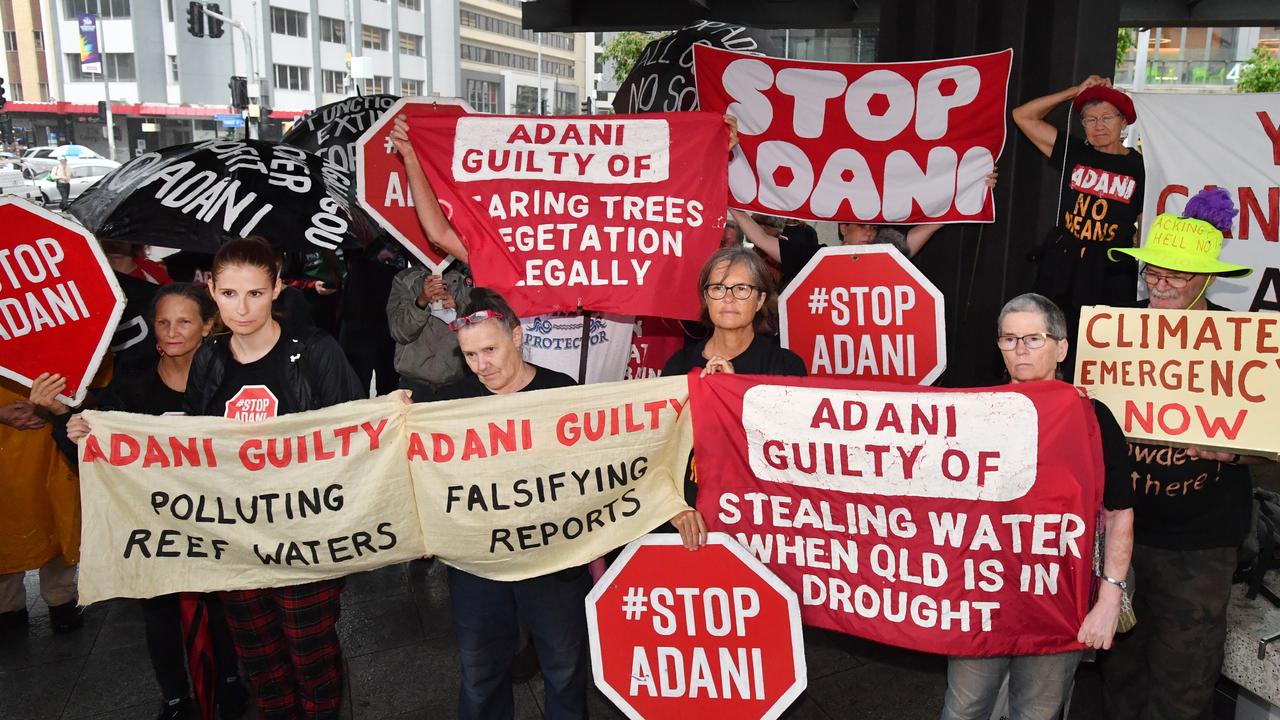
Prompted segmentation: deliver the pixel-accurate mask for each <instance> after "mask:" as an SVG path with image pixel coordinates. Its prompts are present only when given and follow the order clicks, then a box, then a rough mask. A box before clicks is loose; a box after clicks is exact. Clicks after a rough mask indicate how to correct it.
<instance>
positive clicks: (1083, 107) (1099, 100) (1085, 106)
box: [1080, 98, 1110, 115]
mask: <svg viewBox="0 0 1280 720" xmlns="http://www.w3.org/2000/svg"><path fill="white" fill-rule="evenodd" d="M1104 102H1107V101H1106V100H1103V99H1102V98H1095V99H1093V100H1090V101H1089V102H1087V103H1085V104H1083V105H1081V106H1080V114H1081V115H1083V114H1084V111H1085V110H1088V109H1089V108H1091V107H1093V106H1094V105H1101V104H1102V103H1104ZM1107 104H1110V103H1107Z"/></svg>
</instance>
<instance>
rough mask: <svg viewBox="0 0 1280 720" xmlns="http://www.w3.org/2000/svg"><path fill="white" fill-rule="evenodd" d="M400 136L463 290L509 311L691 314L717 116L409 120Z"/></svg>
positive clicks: (705, 241)
mask: <svg viewBox="0 0 1280 720" xmlns="http://www.w3.org/2000/svg"><path fill="white" fill-rule="evenodd" d="M409 135H410V138H411V140H412V142H413V146H414V149H415V150H416V151H417V153H418V159H419V160H420V161H421V163H422V167H423V169H424V170H425V171H426V174H427V177H428V178H429V179H430V181H431V185H432V187H433V188H434V189H435V191H436V194H437V195H438V196H439V198H440V201H441V205H442V206H443V207H444V210H445V213H446V214H447V215H448V216H449V219H450V221H451V222H452V224H453V227H454V228H455V229H456V230H457V232H458V235H459V236H460V237H461V238H462V241H463V243H465V244H466V246H467V250H468V252H469V254H470V258H471V260H470V262H471V265H472V267H473V268H474V271H475V277H476V284H478V285H484V286H488V287H493V288H495V289H497V290H499V291H500V292H502V293H503V295H505V296H506V297H507V299H508V300H509V301H510V302H511V304H512V306H513V307H514V308H515V310H516V312H517V313H518V314H520V315H522V316H525V315H534V314H540V313H547V312H553V311H558V310H576V309H578V308H579V307H582V308H585V309H588V310H599V311H602V312H613V313H618V314H624V315H657V316H661V317H674V318H681V319H689V320H692V319H694V318H696V317H697V315H698V289H697V287H696V286H697V277H698V271H699V270H700V269H701V267H702V263H703V261H704V260H706V258H707V257H708V256H709V255H710V254H711V253H712V252H714V251H715V249H716V248H717V247H718V245H719V241H720V236H721V233H722V229H723V227H724V217H725V196H724V192H723V188H724V183H725V172H726V169H725V165H726V157H727V155H728V150H727V148H728V138H727V130H726V128H725V126H724V122H723V120H722V118H720V117H719V116H717V115H713V114H710V113H673V114H655V115H640V116H632V115H613V116H608V117H554V118H552V117H503V116H492V115H486V116H464V117H411V118H410V119H409Z"/></svg>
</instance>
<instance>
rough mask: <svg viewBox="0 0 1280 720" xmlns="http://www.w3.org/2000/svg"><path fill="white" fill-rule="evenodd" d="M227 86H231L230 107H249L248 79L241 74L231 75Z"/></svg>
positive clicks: (241, 108)
mask: <svg viewBox="0 0 1280 720" xmlns="http://www.w3.org/2000/svg"><path fill="white" fill-rule="evenodd" d="M227 87H229V88H231V107H233V108H235V109H237V110H248V109H249V80H248V78H246V77H244V76H243V75H232V76H231V82H229V83H227Z"/></svg>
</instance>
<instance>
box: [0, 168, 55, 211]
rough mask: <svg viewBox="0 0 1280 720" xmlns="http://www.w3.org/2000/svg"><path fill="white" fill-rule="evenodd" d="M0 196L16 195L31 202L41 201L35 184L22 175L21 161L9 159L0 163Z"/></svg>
mask: <svg viewBox="0 0 1280 720" xmlns="http://www.w3.org/2000/svg"><path fill="white" fill-rule="evenodd" d="M54 192H55V193H56V192H57V189H56V188H55V189H54ZM0 195H17V196H18V197H22V198H26V199H28V200H32V201H38V200H41V199H42V198H41V197H40V189H39V188H37V187H36V184H35V182H34V181H32V180H31V179H30V178H28V177H26V176H25V175H24V174H23V172H22V165H21V161H17V160H9V159H6V160H4V161H2V162H0Z"/></svg>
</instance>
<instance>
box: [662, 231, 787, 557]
mask: <svg viewBox="0 0 1280 720" xmlns="http://www.w3.org/2000/svg"><path fill="white" fill-rule="evenodd" d="M698 287H700V288H702V292H701V293H700V296H701V300H702V316H701V318H700V319H701V321H702V324H703V325H706V326H708V327H709V328H711V335H710V336H708V337H707V338H706V339H704V340H700V341H698V342H696V343H694V344H692V345H687V346H685V347H684V348H682V349H680V350H677V351H676V353H675V354H674V355H672V356H671V359H670V360H667V364H666V365H665V366H663V368H662V375H663V377H667V376H670V375H687V374H689V373H690V372H691V371H693V370H700V371H701V374H702V375H703V376H706V375H714V374H716V373H729V374H733V373H740V374H743V375H794V376H799V377H803V376H804V375H807V374H808V373H806V372H805V367H804V360H801V359H800V356H799V355H796V354H795V353H793V352H791V351H790V350H787V349H785V348H783V347H780V346H779V345H778V341H777V339H776V338H775V337H774V336H772V335H767V334H764V333H765V332H771V331H772V330H773V329H774V328H775V327H777V313H778V293H777V291H776V290H775V289H774V285H773V278H772V276H770V275H769V271H768V269H766V268H765V265H764V261H763V260H761V259H760V256H759V255H757V254H756V253H755V251H754V250H750V249H748V248H745V247H742V246H737V247H727V248H721V249H720V250H717V251H716V252H715V253H714V254H712V256H711V257H710V258H708V259H707V262H706V263H705V264H704V265H703V266H702V272H701V273H699V274H698ZM684 498H685V502H686V503H688V504H689V507H691V508H696V507H697V506H698V484H697V479H696V477H695V474H694V471H693V463H692V462H691V463H690V466H689V469H688V471H687V472H686V473H685V480H684ZM671 524H672V525H673V526H674V528H675V529H676V530H677V531H679V532H680V536H681V537H682V538H684V539H685V545H686V546H687V547H688V546H689V536H690V535H691V534H692V535H696V537H697V538H698V541H697V546H701V545H704V544H706V537H707V525H706V521H705V520H704V519H703V517H702V514H701V513H699V512H698V511H697V510H690V511H688V512H685V513H682V514H681V515H679V516H677V517H676V518H675V520H673V521H672V523H671ZM669 531H670V530H668V529H666V528H664V529H663V530H659V532H669Z"/></svg>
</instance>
